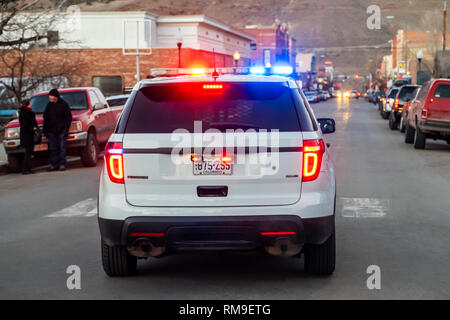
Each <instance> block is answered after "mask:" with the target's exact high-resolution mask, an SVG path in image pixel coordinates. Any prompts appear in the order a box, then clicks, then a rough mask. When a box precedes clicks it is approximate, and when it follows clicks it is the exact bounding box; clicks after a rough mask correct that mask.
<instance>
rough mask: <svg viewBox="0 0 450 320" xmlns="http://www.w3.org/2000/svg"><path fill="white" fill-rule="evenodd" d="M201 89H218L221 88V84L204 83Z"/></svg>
mask: <svg viewBox="0 0 450 320" xmlns="http://www.w3.org/2000/svg"><path fill="white" fill-rule="evenodd" d="M203 89H205V90H220V89H223V85H221V84H204V85H203Z"/></svg>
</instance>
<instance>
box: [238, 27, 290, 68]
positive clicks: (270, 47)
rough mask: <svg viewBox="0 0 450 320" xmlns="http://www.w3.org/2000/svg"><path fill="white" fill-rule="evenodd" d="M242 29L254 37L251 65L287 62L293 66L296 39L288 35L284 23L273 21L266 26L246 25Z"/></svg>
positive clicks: (271, 64)
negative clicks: (272, 23)
mask: <svg viewBox="0 0 450 320" xmlns="http://www.w3.org/2000/svg"><path fill="white" fill-rule="evenodd" d="M243 31H244V32H246V33H250V34H252V35H253V36H254V37H255V41H254V42H253V46H254V48H255V50H252V52H251V59H252V65H259V66H268V65H270V66H273V65H276V64H289V65H291V66H292V67H293V68H295V57H296V55H297V41H296V39H295V38H293V37H292V36H290V35H289V30H288V28H287V25H286V24H281V23H279V22H275V24H274V25H273V26H268V27H267V26H266V27H264V26H247V27H246V28H245V29H244V30H243Z"/></svg>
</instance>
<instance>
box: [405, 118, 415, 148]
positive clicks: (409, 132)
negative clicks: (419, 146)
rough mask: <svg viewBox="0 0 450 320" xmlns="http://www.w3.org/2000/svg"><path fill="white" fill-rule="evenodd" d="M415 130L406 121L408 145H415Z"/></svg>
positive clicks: (406, 141) (406, 140)
mask: <svg viewBox="0 0 450 320" xmlns="http://www.w3.org/2000/svg"><path fill="white" fill-rule="evenodd" d="M414 131H415V130H414V128H413V127H411V126H410V125H409V123H408V121H406V125H405V143H407V144H411V143H414V135H415V132H414Z"/></svg>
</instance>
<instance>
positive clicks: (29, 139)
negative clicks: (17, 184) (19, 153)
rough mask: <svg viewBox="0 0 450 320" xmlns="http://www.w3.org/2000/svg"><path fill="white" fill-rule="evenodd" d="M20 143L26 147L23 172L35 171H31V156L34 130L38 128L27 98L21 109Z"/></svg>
mask: <svg viewBox="0 0 450 320" xmlns="http://www.w3.org/2000/svg"><path fill="white" fill-rule="evenodd" d="M19 123H20V144H21V145H22V146H23V147H24V148H25V155H24V157H23V167H22V173H23V174H30V173H33V172H32V171H31V157H32V155H33V151H34V132H35V130H37V129H38V125H37V122H36V116H35V114H34V112H33V111H32V110H31V105H30V100H28V99H27V100H25V101H24V102H23V104H22V107H21V108H20V111H19Z"/></svg>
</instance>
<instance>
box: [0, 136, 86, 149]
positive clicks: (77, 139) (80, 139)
mask: <svg viewBox="0 0 450 320" xmlns="http://www.w3.org/2000/svg"><path fill="white" fill-rule="evenodd" d="M66 141H67V148H68V149H69V148H78V147H84V146H86V143H87V132H80V133H72V134H69V136H68V137H67V139H66ZM47 143H48V142H47V139H46V138H45V137H43V138H42V143H41V144H40V145H47ZM40 145H39V146H40ZM3 146H4V147H5V151H6V153H24V152H25V149H24V147H23V146H22V145H21V144H20V140H19V139H9V140H4V141H3ZM44 149H47V148H44ZM40 150H43V148H40ZM36 152H39V151H36Z"/></svg>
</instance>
